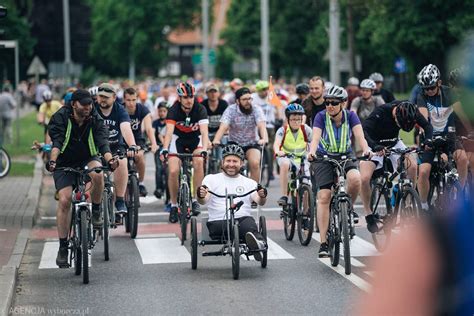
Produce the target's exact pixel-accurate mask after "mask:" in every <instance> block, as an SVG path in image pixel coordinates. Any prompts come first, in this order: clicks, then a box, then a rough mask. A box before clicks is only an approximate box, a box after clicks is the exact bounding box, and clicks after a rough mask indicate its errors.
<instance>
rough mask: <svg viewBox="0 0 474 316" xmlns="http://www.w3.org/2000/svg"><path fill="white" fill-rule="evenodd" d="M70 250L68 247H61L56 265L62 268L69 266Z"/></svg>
mask: <svg viewBox="0 0 474 316" xmlns="http://www.w3.org/2000/svg"><path fill="white" fill-rule="evenodd" d="M68 254H69V252H68V249H67V247H59V251H58V256H57V257H56V265H57V266H58V267H60V268H69V264H68V262H67V256H68Z"/></svg>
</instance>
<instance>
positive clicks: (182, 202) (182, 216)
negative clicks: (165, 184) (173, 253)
mask: <svg viewBox="0 0 474 316" xmlns="http://www.w3.org/2000/svg"><path fill="white" fill-rule="evenodd" d="M188 199H189V187H188V184H187V183H183V184H181V189H180V191H179V212H180V213H179V222H180V226H181V246H182V245H184V241H185V240H186V233H187V230H188V209H189V207H190V206H191V205H190V203H189V200H188Z"/></svg>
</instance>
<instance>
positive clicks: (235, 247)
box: [231, 224, 240, 280]
mask: <svg viewBox="0 0 474 316" xmlns="http://www.w3.org/2000/svg"><path fill="white" fill-rule="evenodd" d="M232 230H233V237H234V240H232V245H231V249H232V251H231V254H232V276H233V277H234V280H238V279H239V274H240V240H239V226H238V224H234V226H233V228H232Z"/></svg>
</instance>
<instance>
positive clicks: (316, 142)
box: [308, 86, 371, 257]
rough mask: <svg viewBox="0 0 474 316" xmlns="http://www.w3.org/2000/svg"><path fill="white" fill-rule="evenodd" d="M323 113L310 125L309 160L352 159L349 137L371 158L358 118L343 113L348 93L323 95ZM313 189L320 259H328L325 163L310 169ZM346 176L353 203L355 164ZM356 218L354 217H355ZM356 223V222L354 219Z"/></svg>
mask: <svg viewBox="0 0 474 316" xmlns="http://www.w3.org/2000/svg"><path fill="white" fill-rule="evenodd" d="M324 102H325V105H326V110H324V111H321V112H319V113H318V114H317V115H316V117H315V118H314V122H313V137H312V140H311V144H310V148H309V153H308V159H309V160H313V157H315V156H316V155H326V154H340V155H347V156H350V155H353V153H352V148H351V137H352V134H354V138H355V140H356V141H357V142H358V143H359V144H360V146H361V148H362V151H363V153H364V155H370V153H371V152H370V150H369V145H368V144H367V141H366V140H365V137H364V132H363V130H362V125H361V124H360V120H359V117H357V114H356V113H355V112H353V111H349V110H346V109H345V108H346V102H347V92H346V90H345V89H344V88H342V87H339V86H333V87H331V88H329V89H328V90H326V91H325V92H324ZM311 168H312V173H313V174H312V176H313V178H314V179H313V180H314V184H315V187H314V189H317V190H319V191H318V206H317V210H318V226H319V232H320V237H321V247H320V249H319V257H327V256H329V245H328V243H327V241H326V234H327V231H328V226H329V202H330V201H331V188H332V185H333V183H334V177H335V172H334V170H333V168H332V166H331V164H330V163H328V162H316V163H314V164H313V166H311ZM345 172H346V175H347V193H348V194H349V195H350V196H351V198H352V203H354V202H355V200H356V199H357V196H358V195H359V191H360V184H361V182H360V173H359V170H358V164H357V163H355V162H348V163H346V165H345ZM354 217H355V216H354ZM354 222H356V218H354Z"/></svg>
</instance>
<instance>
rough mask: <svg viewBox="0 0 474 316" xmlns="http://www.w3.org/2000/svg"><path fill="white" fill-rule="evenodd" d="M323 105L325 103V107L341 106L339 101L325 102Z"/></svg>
mask: <svg viewBox="0 0 474 316" xmlns="http://www.w3.org/2000/svg"><path fill="white" fill-rule="evenodd" d="M324 103H325V105H326V106H330V105H332V106H338V105H339V104H341V102H340V101H326V102H324Z"/></svg>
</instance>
